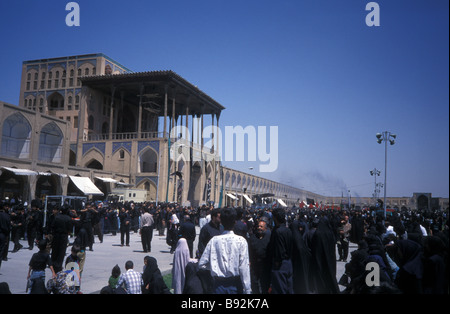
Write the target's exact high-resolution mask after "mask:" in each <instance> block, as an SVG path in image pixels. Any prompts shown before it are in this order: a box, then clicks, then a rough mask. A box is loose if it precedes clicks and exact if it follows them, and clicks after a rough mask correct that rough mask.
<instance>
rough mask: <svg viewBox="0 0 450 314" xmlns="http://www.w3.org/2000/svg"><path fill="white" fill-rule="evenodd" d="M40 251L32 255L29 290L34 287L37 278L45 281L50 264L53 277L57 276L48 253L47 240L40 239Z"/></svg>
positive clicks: (29, 270) (28, 277) (28, 278)
mask: <svg viewBox="0 0 450 314" xmlns="http://www.w3.org/2000/svg"><path fill="white" fill-rule="evenodd" d="M38 247H39V252H37V253H34V254H33V256H32V257H31V260H30V263H29V264H28V266H29V267H30V268H29V269H28V276H27V280H28V285H27V290H28V289H29V288H32V286H33V283H34V282H35V281H36V280H42V281H43V282H44V283H45V268H46V267H47V266H48V267H49V268H50V270H51V271H52V275H53V278H55V277H56V273H55V270H54V268H53V266H52V260H51V258H50V255H49V254H48V253H47V250H46V249H47V240H40V241H39V244H38Z"/></svg>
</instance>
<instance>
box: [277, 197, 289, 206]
mask: <svg viewBox="0 0 450 314" xmlns="http://www.w3.org/2000/svg"><path fill="white" fill-rule="evenodd" d="M277 201H278V203H280V205H281V206H283V207H287V205H286V203H285V202H283V200H282V199H281V198H279V199H277Z"/></svg>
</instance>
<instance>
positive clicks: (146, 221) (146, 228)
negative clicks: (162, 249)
mask: <svg viewBox="0 0 450 314" xmlns="http://www.w3.org/2000/svg"><path fill="white" fill-rule="evenodd" d="M140 223H141V227H140V231H141V242H142V249H143V250H144V253H148V252H151V250H152V238H153V226H154V224H155V222H154V220H153V216H152V214H150V209H149V208H148V207H145V208H144V213H143V214H142V215H141V222H140Z"/></svg>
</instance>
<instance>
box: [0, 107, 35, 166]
mask: <svg viewBox="0 0 450 314" xmlns="http://www.w3.org/2000/svg"><path fill="white" fill-rule="evenodd" d="M31 129H32V128H31V124H30V122H29V121H28V120H27V118H25V116H24V115H23V114H22V113H20V112H17V113H14V114H12V115H10V116H9V117H8V118H6V119H5V120H4V121H3V130H2V147H1V154H2V155H3V156H6V157H13V158H20V159H23V158H29V156H30V141H31Z"/></svg>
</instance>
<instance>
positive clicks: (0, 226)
mask: <svg viewBox="0 0 450 314" xmlns="http://www.w3.org/2000/svg"><path fill="white" fill-rule="evenodd" d="M10 231H11V220H10V217H9V214H8V213H7V212H6V211H5V208H4V207H3V205H2V204H0V268H1V266H2V261H4V260H7V258H6V254H7V252H8V243H9V233H10Z"/></svg>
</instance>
